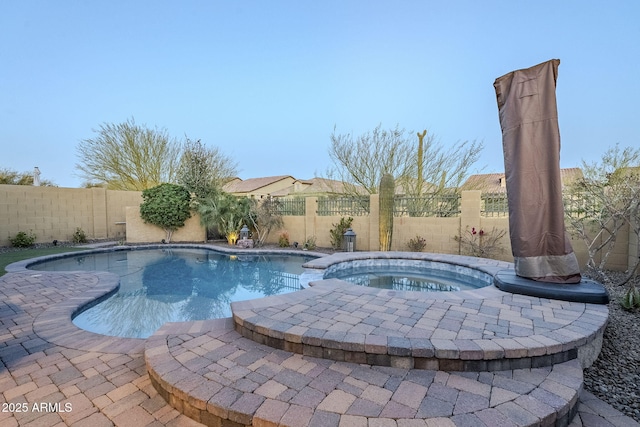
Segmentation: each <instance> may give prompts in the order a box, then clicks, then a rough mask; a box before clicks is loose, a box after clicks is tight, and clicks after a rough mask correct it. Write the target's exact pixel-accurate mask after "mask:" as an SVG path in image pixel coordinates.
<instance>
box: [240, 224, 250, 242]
mask: <svg viewBox="0 0 640 427" xmlns="http://www.w3.org/2000/svg"><path fill="white" fill-rule="evenodd" d="M248 238H249V229H248V228H247V226H246V225H243V226H242V229H241V230H240V240H246V239H248Z"/></svg>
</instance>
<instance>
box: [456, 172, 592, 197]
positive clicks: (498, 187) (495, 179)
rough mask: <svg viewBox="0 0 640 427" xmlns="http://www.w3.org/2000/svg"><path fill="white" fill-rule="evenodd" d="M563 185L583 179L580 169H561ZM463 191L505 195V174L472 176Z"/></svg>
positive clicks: (462, 187) (463, 185)
mask: <svg viewBox="0 0 640 427" xmlns="http://www.w3.org/2000/svg"><path fill="white" fill-rule="evenodd" d="M560 175H561V179H562V185H563V186H564V185H567V184H570V183H571V182H573V181H575V180H576V179H578V178H581V177H582V170H581V169H580V168H565V169H560ZM460 189H461V190H463V191H464V190H481V191H482V192H484V193H505V192H506V191H507V186H506V178H505V174H504V173H485V174H478V175H471V176H470V177H469V179H467V181H466V182H465V183H464V184H462V186H461V187H460Z"/></svg>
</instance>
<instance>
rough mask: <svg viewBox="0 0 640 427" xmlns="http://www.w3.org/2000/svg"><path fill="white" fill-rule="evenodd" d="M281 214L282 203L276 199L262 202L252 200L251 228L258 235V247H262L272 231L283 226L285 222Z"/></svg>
mask: <svg viewBox="0 0 640 427" xmlns="http://www.w3.org/2000/svg"><path fill="white" fill-rule="evenodd" d="M280 212H281V203H280V201H279V200H278V199H277V198H275V197H267V198H265V199H262V200H256V199H251V215H250V216H249V219H250V221H251V224H250V227H251V228H253V230H254V232H255V234H256V236H255V238H254V242H255V244H256V246H262V245H263V244H264V243H265V242H266V240H267V237H269V233H271V231H273V230H277V229H278V228H281V227H282V226H283V224H284V221H283V220H282V214H281V213H280Z"/></svg>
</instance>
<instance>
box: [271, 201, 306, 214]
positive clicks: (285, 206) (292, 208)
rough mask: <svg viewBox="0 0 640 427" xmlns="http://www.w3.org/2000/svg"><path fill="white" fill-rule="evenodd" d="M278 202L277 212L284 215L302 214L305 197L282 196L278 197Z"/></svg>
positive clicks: (303, 212) (304, 210)
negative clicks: (282, 197)
mask: <svg viewBox="0 0 640 427" xmlns="http://www.w3.org/2000/svg"><path fill="white" fill-rule="evenodd" d="M279 202H280V203H279V204H278V213H279V214H280V215H286V216H304V215H305V212H306V209H305V199H304V198H300V197H296V198H284V199H280V200H279Z"/></svg>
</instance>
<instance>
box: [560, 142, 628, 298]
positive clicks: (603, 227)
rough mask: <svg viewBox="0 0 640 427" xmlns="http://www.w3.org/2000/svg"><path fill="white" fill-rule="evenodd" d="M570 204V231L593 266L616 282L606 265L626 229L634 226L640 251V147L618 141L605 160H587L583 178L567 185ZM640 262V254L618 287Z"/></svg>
mask: <svg viewBox="0 0 640 427" xmlns="http://www.w3.org/2000/svg"><path fill="white" fill-rule="evenodd" d="M565 204H566V208H565V217H566V221H567V224H568V229H569V231H570V232H571V233H572V234H573V235H575V236H577V237H579V238H580V239H581V240H582V241H583V242H584V243H585V245H586V247H587V250H588V261H587V265H586V267H587V269H588V270H589V271H590V272H591V273H592V274H594V275H595V276H596V278H598V279H599V280H601V281H605V282H611V281H612V280H611V277H610V276H609V275H608V274H607V270H606V264H607V261H608V260H609V258H610V256H611V254H612V253H613V252H614V247H615V245H616V243H617V242H618V237H619V235H620V233H621V232H626V230H629V234H630V236H633V239H631V240H632V243H633V241H635V245H636V249H635V250H636V253H640V149H637V148H630V147H627V148H624V149H621V148H620V147H619V146H618V145H616V146H615V147H613V148H609V149H608V150H607V151H606V152H605V153H604V155H603V156H602V159H601V161H599V162H593V163H587V162H585V161H583V162H582V177H580V178H578V179H576V180H575V181H573V182H572V183H570V184H569V185H568V186H567V188H566V189H565ZM639 263H640V258H638V259H637V260H636V263H635V264H634V265H632V266H630V268H629V270H628V271H627V274H626V275H625V277H624V278H623V279H622V280H621V281H620V282H619V283H617V285H624V284H626V283H628V282H629V280H630V279H631V278H632V277H633V276H634V275H635V274H636V273H637V271H638V268H639V267H638V266H639Z"/></svg>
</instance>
